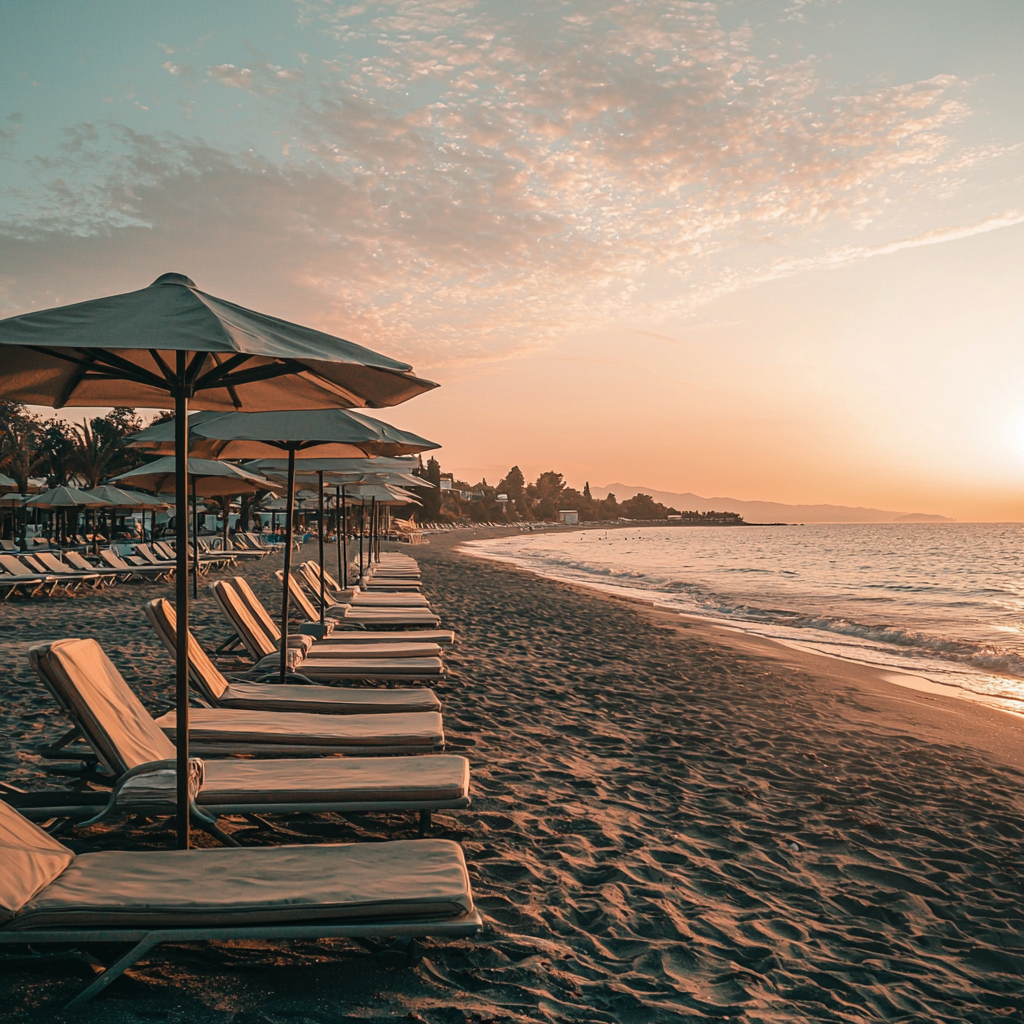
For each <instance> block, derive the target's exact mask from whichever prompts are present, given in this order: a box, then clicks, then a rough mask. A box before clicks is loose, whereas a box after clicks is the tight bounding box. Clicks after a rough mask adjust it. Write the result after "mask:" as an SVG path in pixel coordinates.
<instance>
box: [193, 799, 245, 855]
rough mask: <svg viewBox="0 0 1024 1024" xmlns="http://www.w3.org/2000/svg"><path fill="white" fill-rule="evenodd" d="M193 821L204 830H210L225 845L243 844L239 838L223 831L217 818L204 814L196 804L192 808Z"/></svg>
mask: <svg viewBox="0 0 1024 1024" xmlns="http://www.w3.org/2000/svg"><path fill="white" fill-rule="evenodd" d="M192 821H193V823H194V824H195V825H197V826H198V827H199V828H201V829H202V830H203V831H204V832H208V833H209V834H210V835H211V836H213V838H214V839H219V840H220V841H221V842H222V843H223V844H224V845H225V846H241V845H242V844H241V843H240V842H239V841H238V840H237V839H232V838H231V836H229V835H228V834H227V832H222V831H221V829H220V826H219V825H218V824H217V821H216V819H215V818H214V817H213V816H212V815H208V814H204V813H203V812H202V811H200V810H198V809H197V808H196V807H195V806H193V808H192Z"/></svg>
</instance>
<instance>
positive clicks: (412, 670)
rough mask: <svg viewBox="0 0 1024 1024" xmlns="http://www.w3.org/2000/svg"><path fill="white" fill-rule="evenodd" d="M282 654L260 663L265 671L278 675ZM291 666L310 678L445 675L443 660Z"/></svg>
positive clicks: (323, 661) (322, 661) (311, 661)
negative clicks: (276, 672) (275, 672)
mask: <svg viewBox="0 0 1024 1024" xmlns="http://www.w3.org/2000/svg"><path fill="white" fill-rule="evenodd" d="M280 661H281V658H280V655H275V654H272V655H270V656H269V657H267V658H262V659H260V660H259V661H258V662H257V663H256V668H257V669H258V670H259V671H261V672H274V671H276V670H277V668H278V666H279V664H280ZM288 667H289V668H290V669H291V670H292V671H294V672H300V673H302V675H304V676H308V677H309V678H310V679H434V678H436V677H439V676H442V675H444V664H443V663H442V661H441V659H440V658H394V659H390V658H338V659H329V658H303V659H300V660H298V661H295V662H289V665H288Z"/></svg>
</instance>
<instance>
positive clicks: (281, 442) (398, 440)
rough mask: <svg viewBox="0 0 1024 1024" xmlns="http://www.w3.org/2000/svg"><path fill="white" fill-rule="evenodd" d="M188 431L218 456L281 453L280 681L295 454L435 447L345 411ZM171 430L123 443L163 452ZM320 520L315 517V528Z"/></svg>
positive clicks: (252, 418) (224, 420) (206, 424)
mask: <svg viewBox="0 0 1024 1024" xmlns="http://www.w3.org/2000/svg"><path fill="white" fill-rule="evenodd" d="M192 432H193V433H194V434H195V436H196V437H197V438H199V439H200V440H202V441H210V442H215V445H214V448H215V450H216V451H217V454H218V457H219V458H222V459H259V458H269V457H277V458H279V457H280V453H281V452H287V455H288V459H287V468H286V470H285V474H284V476H285V482H286V491H285V500H286V502H287V510H286V517H287V521H286V523H285V546H284V587H283V588H282V596H281V662H280V674H281V682H282V683H284V681H285V678H286V677H287V672H288V668H287V657H288V652H287V642H288V605H289V594H288V580H289V576H290V574H291V559H292V537H293V525H294V523H293V519H294V502H295V459H296V453H297V452H304V451H309V450H311V449H316V454H317V455H318V456H323V457H331V458H345V457H346V456H355V457H358V458H370V459H372V458H374V457H375V456H378V455H383V456H396V455H409V454H414V453H416V452H422V451H428V450H429V449H432V448H439V447H440V445H438V444H435V443H434V442H433V441H428V440H427V439H426V438H423V437H420V436H419V435H417V434H413V433H410V432H409V431H406V430H399V429H398V427H393V426H392V425H391V424H390V423H384V422H382V421H380V420H376V419H373V418H372V417H370V416H364V415H362V414H360V413H354V412H351V411H349V410H345V409H315V410H304V409H297V410H290V411H286V412H237V413H228V414H226V415H224V416H210V417H208V418H204V420H203V421H202V422H201V423H195V424H194V425H193V427H192ZM171 436H172V435H171V434H170V433H169V431H168V425H167V424H166V423H161V424H157V425H155V426H153V427H149V428H147V429H146V430H143V431H141V432H140V433H138V434H134V435H132V437H131V438H129V441H130V442H131V443H132V444H135V445H139V446H140V447H145V448H149V449H150V450H154V449H156V450H166V446H167V444H168V443H172V442H171V441H170V438H171ZM322 524H323V520H322V518H321V528H322Z"/></svg>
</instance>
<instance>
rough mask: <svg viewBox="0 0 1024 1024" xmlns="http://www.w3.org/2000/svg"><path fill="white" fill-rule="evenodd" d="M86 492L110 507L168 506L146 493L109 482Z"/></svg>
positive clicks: (145, 507)
mask: <svg viewBox="0 0 1024 1024" xmlns="http://www.w3.org/2000/svg"><path fill="white" fill-rule="evenodd" d="M87 493H89V494H91V495H93V497H95V498H98V499H100V500H101V501H103V502H104V504H106V505H107V506H108V507H110V508H131V509H148V508H153V507H155V506H156V505H159V506H160V507H162V508H169V507H170V506H168V504H167V503H166V502H162V501H158V500H157V499H156V498H152V497H150V496H149V495H148V494H139V493H138V492H132V491H122V490H121V488H120V487H112V486H111V485H110V484H101V485H100V486H99V487H93V488H91V489H90V490H89V491H88V492H87Z"/></svg>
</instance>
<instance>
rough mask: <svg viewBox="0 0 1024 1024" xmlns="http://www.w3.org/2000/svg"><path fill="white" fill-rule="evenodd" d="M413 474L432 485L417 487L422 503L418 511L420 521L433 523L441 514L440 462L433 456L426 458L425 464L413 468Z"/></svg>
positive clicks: (442, 495) (442, 496)
mask: <svg viewBox="0 0 1024 1024" xmlns="http://www.w3.org/2000/svg"><path fill="white" fill-rule="evenodd" d="M413 474H414V475H415V476H418V477H422V478H423V479H424V480H426V481H427V482H428V483H431V484H433V485H434V486H433V487H423V488H417V493H418V494H419V495H420V501H421V502H422V503H423V504H422V508H421V510H420V513H419V518H420V522H423V523H433V522H436V521H437V520H438V519H439V518H440V516H441V501H442V499H443V498H444V494H443V493H442V492H441V489H440V488H441V463H440V462H438V461H437V459H435V458H434V457H433V456H431V457H430V458H429V459H428V460H427V464H426V466H421V467H420V468H419V469H415V470H413Z"/></svg>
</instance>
